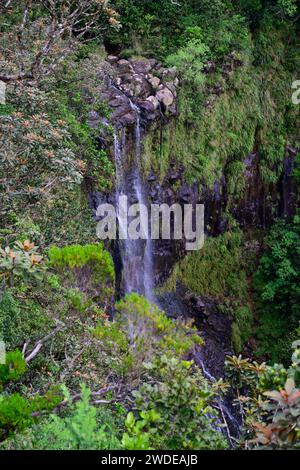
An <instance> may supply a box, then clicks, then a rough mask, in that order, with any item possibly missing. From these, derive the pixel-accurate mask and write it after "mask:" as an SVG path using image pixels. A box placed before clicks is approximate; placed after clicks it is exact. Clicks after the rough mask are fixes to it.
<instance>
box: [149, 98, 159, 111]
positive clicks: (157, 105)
mask: <svg viewBox="0 0 300 470" xmlns="http://www.w3.org/2000/svg"><path fill="white" fill-rule="evenodd" d="M146 101H149V102H150V103H151V104H152V105H153V108H154V109H157V108H159V101H158V99H157V98H156V96H153V95H151V96H148V98H147V100H146Z"/></svg>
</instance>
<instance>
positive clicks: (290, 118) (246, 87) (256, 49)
mask: <svg viewBox="0 0 300 470" xmlns="http://www.w3.org/2000/svg"><path fill="white" fill-rule="evenodd" d="M240 58H241V60H242V62H243V65H242V66H241V67H239V68H236V69H235V70H234V71H232V72H231V73H230V74H229V77H228V78H227V79H226V80H225V79H224V78H222V73H220V71H217V72H216V73H214V74H213V75H208V76H207V77H206V82H205V83H204V85H203V86H200V87H199V86H198V87H196V86H194V87H193V86H192V85H191V84H189V85H187V84H183V85H182V87H181V90H180V92H179V95H178V100H177V101H178V109H179V117H178V118H176V119H174V120H172V121H171V122H170V123H169V124H168V125H167V126H165V127H164V129H163V138H162V141H161V145H158V143H159V142H160V130H156V131H154V132H152V133H151V135H149V136H148V137H147V138H146V139H145V151H144V156H143V169H144V171H145V172H148V171H149V170H150V168H153V169H154V170H155V171H156V172H157V174H158V175H159V176H160V178H161V179H163V177H164V176H165V174H166V171H167V170H168V167H169V164H170V161H171V160H177V161H179V162H181V163H183V164H184V166H185V167H186V172H185V176H186V178H187V180H188V181H189V182H194V181H195V180H197V181H198V182H199V183H200V184H203V185H206V186H210V187H212V185H213V184H214V182H215V181H216V180H217V179H219V178H220V177H221V176H222V174H224V169H225V166H226V165H227V164H228V163H230V164H232V166H231V168H230V178H231V181H230V186H231V189H232V190H234V192H237V193H238V194H239V193H240V192H242V190H243V187H244V182H243V181H241V179H242V172H241V170H242V167H241V165H242V162H243V160H244V159H245V158H246V157H247V155H248V154H249V153H250V152H252V151H253V149H254V148H256V150H259V152H260V155H261V163H260V167H261V176H262V178H263V179H264V180H265V181H266V182H274V181H276V180H277V178H278V176H279V174H280V173H279V170H280V167H281V164H282V161H283V159H284V156H285V149H286V146H287V145H289V144H292V145H295V144H296V142H297V129H296V126H297V119H299V107H295V106H292V104H291V84H292V82H293V80H295V74H296V70H297V64H299V61H300V58H299V52H298V53H297V46H296V40H295V37H294V36H293V33H292V32H291V31H288V29H287V26H286V25H282V26H281V27H278V28H277V29H275V28H274V26H271V25H269V24H264V25H262V27H261V29H260V30H259V32H258V33H257V34H256V36H255V37H254V38H253V41H252V50H251V48H250V49H247V50H246V51H244V52H243V53H242V54H241V57H240ZM215 85H220V87H222V88H223V92H222V93H221V95H220V96H216V95H213V94H211V91H210V90H211V88H212V86H215ZM208 103H210V104H209V105H208V106H207V104H208ZM240 176H241V178H240ZM237 178H239V184H238V185H236V180H237ZM232 185H233V186H235V187H234V188H233V187H232Z"/></svg>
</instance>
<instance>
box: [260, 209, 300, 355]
mask: <svg viewBox="0 0 300 470" xmlns="http://www.w3.org/2000/svg"><path fill="white" fill-rule="evenodd" d="M299 254H300V216H299V215H297V216H295V218H294V220H293V221H292V222H291V223H287V222H285V221H284V220H278V221H277V222H276V223H275V224H274V226H273V227H272V229H271V232H270V234H269V236H268V237H267V239H266V249H265V253H264V254H263V256H262V257H261V260H260V264H259V267H258V270H257V273H256V275H255V278H254V287H255V290H256V294H257V297H258V302H259V310H258V317H259V321H260V326H259V328H258V330H257V335H258V338H259V339H260V349H259V353H260V354H267V355H269V356H271V358H272V360H273V361H275V360H277V361H278V360H283V361H284V362H287V361H288V358H287V353H289V352H288V351H287V350H286V345H287V344H289V343H290V336H291V335H293V331H295V329H296V328H297V327H298V325H299V320H300V287H299V276H300V261H299V260H300V257H299ZM294 335H296V333H294Z"/></svg>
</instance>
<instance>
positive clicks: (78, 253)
mask: <svg viewBox="0 0 300 470" xmlns="http://www.w3.org/2000/svg"><path fill="white" fill-rule="evenodd" d="M48 256H49V260H50V265H51V266H56V267H58V268H60V269H63V268H65V267H69V268H71V269H74V268H82V267H84V266H90V267H92V269H93V271H94V272H95V274H97V276H99V280H100V281H101V280H102V281H103V280H107V279H109V280H111V281H112V280H114V266H113V263H112V260H111V257H110V255H109V253H108V251H106V250H105V249H104V248H103V245H102V244H100V243H99V244H98V245H71V246H65V247H63V248H58V247H56V246H52V247H51V248H50V249H49V251H48Z"/></svg>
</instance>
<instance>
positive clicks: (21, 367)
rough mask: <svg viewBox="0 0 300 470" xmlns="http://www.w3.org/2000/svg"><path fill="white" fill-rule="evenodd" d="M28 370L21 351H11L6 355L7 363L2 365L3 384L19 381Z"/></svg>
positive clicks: (1, 376)
mask: <svg viewBox="0 0 300 470" xmlns="http://www.w3.org/2000/svg"><path fill="white" fill-rule="evenodd" d="M26 370H27V365H26V362H25V360H24V358H23V355H22V352H21V351H18V350H16V351H10V352H8V353H7V354H6V363H5V364H0V386H1V383H5V382H9V381H10V380H18V379H19V378H20V377H21V376H22V375H23V374H24V373H25V372H26Z"/></svg>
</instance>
